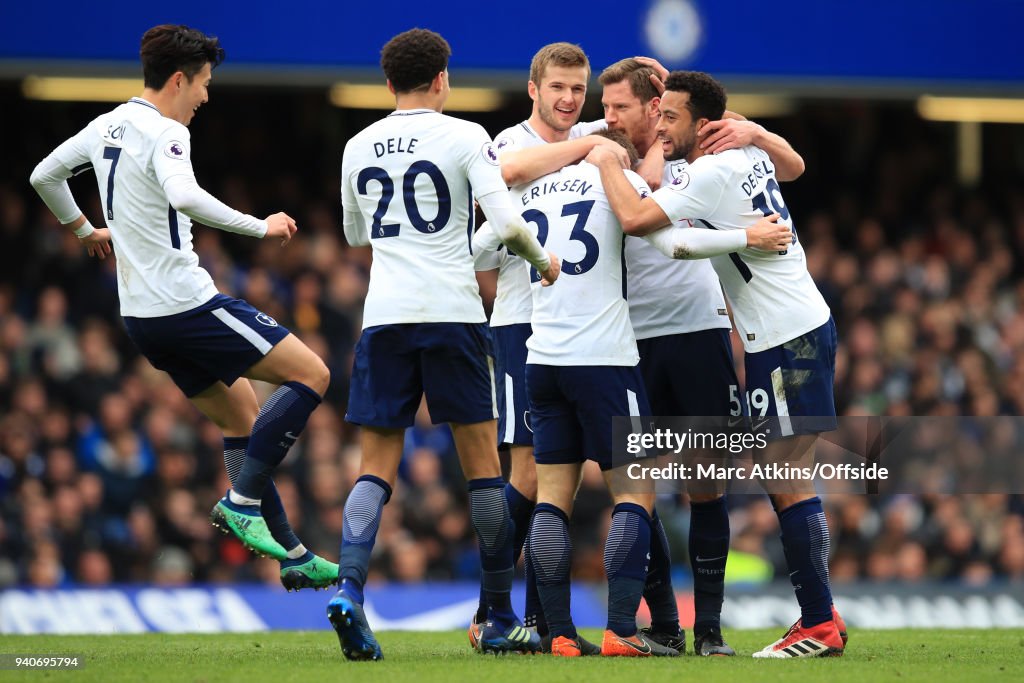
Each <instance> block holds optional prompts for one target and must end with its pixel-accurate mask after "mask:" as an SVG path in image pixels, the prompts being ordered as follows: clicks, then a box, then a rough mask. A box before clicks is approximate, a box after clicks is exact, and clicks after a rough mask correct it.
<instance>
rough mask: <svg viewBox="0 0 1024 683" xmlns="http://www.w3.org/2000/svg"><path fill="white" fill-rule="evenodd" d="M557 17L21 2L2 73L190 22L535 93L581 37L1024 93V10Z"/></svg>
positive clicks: (956, 6) (288, 47) (920, 8)
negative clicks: (536, 72) (410, 33)
mask: <svg viewBox="0 0 1024 683" xmlns="http://www.w3.org/2000/svg"><path fill="white" fill-rule="evenodd" d="M543 9H544V13H543V14H542V13H540V10H539V9H537V8H536V7H529V6H521V7H516V6H508V5H503V6H501V7H500V8H499V7H497V6H490V5H487V4H486V3H483V4H481V3H480V2H478V0H449V1H448V2H445V3H441V4H438V3H424V2H422V1H420V0H415V1H411V0H396V1H395V2H389V3H351V2H335V3H328V2H319V1H316V0H294V1H293V2H290V3H287V4H284V5H282V4H280V3H270V2H259V1H257V2H246V3H238V2H222V3H209V2H202V3H199V2H190V1H185V2H179V3H175V4H174V5H172V6H166V5H162V4H161V3H139V2H135V1H134V0H133V1H128V0H110V1H109V2H105V3H103V4H102V5H96V4H92V3H82V2H67V1H61V0H57V2H49V3H39V2H37V3H18V2H8V3H3V5H2V7H0V26H2V27H3V28H2V30H0V36H2V40H0V62H2V61H5V60H6V61H8V62H10V61H11V60H15V62H14V63H25V62H33V61H39V60H51V59H56V60H67V61H69V62H76V63H78V62H82V61H97V60H103V61H107V60H109V61H113V62H121V63H123V64H124V65H126V66H127V65H129V64H133V63H135V62H136V61H137V55H138V45H139V38H140V36H141V35H142V33H143V32H144V31H145V29H147V28H149V27H150V26H153V25H155V24H159V23H168V22H174V23H186V24H190V25H193V26H195V27H197V28H200V29H202V30H204V31H206V32H209V33H214V34H216V35H219V36H220V37H221V38H222V40H223V44H224V45H225V47H226V49H227V52H228V58H229V61H228V62H227V63H226V65H225V67H224V68H225V69H234V68H239V67H247V68H259V69H262V68H267V67H269V68H274V67H277V68H282V67H285V68H295V67H326V68H329V69H337V70H347V69H365V70H371V69H376V66H377V60H378V57H379V53H380V48H381V46H382V45H383V44H384V43H385V42H386V41H387V40H388V39H389V38H390V37H391V36H393V35H394V34H396V33H398V32H400V31H402V30H405V29H407V28H412V27H414V26H421V27H426V28H431V29H434V30H436V31H439V32H441V33H442V34H443V35H444V36H445V37H446V38H447V39H448V41H449V42H450V43H451V45H452V49H453V57H452V69H453V71H456V72H457V71H458V70H486V71H502V72H505V73H509V72H514V73H516V74H520V75H522V76H523V80H524V81H525V74H526V72H527V68H528V65H529V62H530V58H531V56H532V55H533V53H534V52H535V51H536V50H537V48H539V47H540V46H541V45H544V44H545V43H549V42H554V41H558V40H567V41H572V42H576V43H579V44H581V45H582V46H583V48H584V49H585V50H587V52H588V53H589V55H590V57H591V60H592V62H593V65H594V67H595V69H598V70H599V69H602V68H603V67H605V66H607V65H608V64H610V63H612V62H614V61H616V60H618V59H621V58H622V57H625V56H631V55H634V54H652V55H655V56H658V57H660V58H661V59H662V61H664V62H665V63H666V64H667V65H668V66H671V67H684V66H685V67H687V68H695V69H700V70H704V71H709V72H711V73H714V74H716V75H719V76H730V75H731V76H734V77H748V78H755V79H774V80H780V79H814V80H817V81H820V80H822V79H825V80H830V81H849V80H857V81H868V82H872V83H882V84H884V83H890V84H892V83H895V82H899V81H916V82H920V81H928V82H932V81H934V82H943V83H960V84H969V83H972V82H990V83H993V84H1001V85H1003V86H1008V85H1014V84H1016V85H1018V86H1019V85H1022V84H1024V59H1022V58H1021V56H1020V48H1019V35H1018V33H1019V30H1020V26H1021V25H1024V3H1021V2H1017V1H1014V0H943V1H939V2H936V1H935V0H901V1H900V2H892V1H891V0H862V1H861V2H856V3H845V2H815V1H814V0H795V1H793V2H775V3H770V2H763V1H762V0H732V1H731V2H714V1H713V0H641V1H640V2H637V3H622V2H621V1H615V2H610V1H607V0H594V1H592V2H588V3H585V4H582V5H563V6H560V7H558V8H552V7H546V6H545V7H544V8H543Z"/></svg>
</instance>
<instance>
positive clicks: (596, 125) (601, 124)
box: [569, 119, 608, 140]
mask: <svg viewBox="0 0 1024 683" xmlns="http://www.w3.org/2000/svg"><path fill="white" fill-rule="evenodd" d="M607 129H608V124H607V123H605V121H604V119H598V120H597V121H581V122H580V123H577V124H576V125H575V126H573V127H572V129H571V130H570V131H569V139H570V140H571V139H573V138H581V137H583V136H584V135H593V134H594V133H599V132H601V131H602V130H607Z"/></svg>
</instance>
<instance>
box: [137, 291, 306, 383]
mask: <svg viewBox="0 0 1024 683" xmlns="http://www.w3.org/2000/svg"><path fill="white" fill-rule="evenodd" d="M124 324H125V327H126V328H127V329H128V336H129V337H130V338H131V340H132V341H133V342H134V343H135V346H137V347H138V348H139V351H141V352H142V355H144V356H145V357H146V358H147V359H148V360H149V362H150V363H152V364H153V367H155V368H157V369H159V370H163V371H164V372H166V373H167V374H169V375H170V376H171V379H173V380H174V383H175V384H177V385H178V387H180V388H181V390H182V391H183V392H185V395H186V396H188V397H189V398H191V397H193V396H195V395H196V394H198V393H200V392H202V391H203V390H205V389H208V388H209V387H211V386H212V385H214V384H215V383H217V382H218V381H220V382H224V384H227V385H228V386H231V385H232V384H234V383H235V380H236V379H238V378H239V377H241V376H242V375H244V374H245V372H246V371H247V370H248V369H249V368H251V367H252V366H253V365H255V364H256V363H258V362H259V361H260V360H262V359H263V356H265V355H267V353H269V352H270V349H272V348H274V346H275V345H276V344H277V343H278V342H280V341H281V340H282V339H284V338H285V337H287V336H288V334H289V332H288V329H287V328H285V327H283V326H281V325H279V324H278V323H277V321H276V320H274V319H273V318H271V317H270V316H269V315H267V314H266V313H263V312H261V311H258V310H256V309H255V308H253V307H252V306H251V305H250V304H249V302H247V301H243V300H242V299H233V298H231V297H230V296H227V295H224V294H218V295H216V296H215V297H213V298H212V299H210V300H209V301H207V302H206V303H205V304H203V305H202V306H199V307H197V308H193V309H192V310H191V311H185V312H184V313H176V314H175V315H165V316H161V317H158V318H133V317H130V316H126V317H125V319H124Z"/></svg>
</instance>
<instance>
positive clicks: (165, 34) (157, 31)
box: [139, 24, 224, 90]
mask: <svg viewBox="0 0 1024 683" xmlns="http://www.w3.org/2000/svg"><path fill="white" fill-rule="evenodd" d="M139 57H140V58H141V59H142V77H143V80H144V82H145V85H146V87H147V88H153V89H155V90H159V89H160V88H162V87H164V84H166V83H167V79H168V78H170V77H171V76H172V75H174V74H175V73H176V72H178V71H181V72H182V73H183V74H185V77H186V78H187V79H188V80H189V81H191V80H192V79H193V78H195V75H196V74H197V73H199V72H200V71H202V69H203V67H204V66H206V65H207V64H209V65H210V67H211V68H212V67H216V66H217V65H218V64H220V63H221V62H223V61H224V48H222V47H221V46H220V40H219V39H218V38H217V37H216V36H208V35H206V34H205V33H203V32H202V31H197V30H196V29H194V28H189V27H188V26H183V25H181V24H161V25H160V26H154V27H153V28H151V29H149V30H148V31H146V33H145V34H144V35H143V36H142V46H141V47H140V48H139Z"/></svg>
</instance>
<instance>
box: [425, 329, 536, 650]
mask: <svg viewBox="0 0 1024 683" xmlns="http://www.w3.org/2000/svg"><path fill="white" fill-rule="evenodd" d="M418 328H419V329H418V336H417V345H418V348H419V349H421V353H420V360H421V368H422V379H423V392H424V394H425V395H426V397H427V406H428V408H429V410H430V419H431V420H432V421H433V422H434V423H435V424H436V423H439V422H447V423H449V424H450V425H451V428H452V435H453V437H454V439H455V448H456V450H457V451H458V454H459V461H460V463H461V464H462V471H463V474H464V475H465V477H466V483H467V487H468V489H469V514H470V520H471V521H472V523H473V528H474V529H475V530H476V532H477V541H478V542H479V546H480V564H481V569H482V574H481V584H482V588H483V592H484V596H485V601H486V602H487V608H488V623H487V626H485V628H484V629H483V631H482V632H481V634H480V649H481V650H482V651H485V650H495V651H505V650H518V651H534V650H536V649H538V648H539V647H540V639H539V638H538V637H537V636H536V634H532V633H530V632H529V631H527V630H526V629H524V628H523V627H522V625H521V623H520V622H519V618H518V617H517V616H516V614H515V612H514V611H513V609H512V602H511V592H512V577H513V571H514V569H513V559H512V558H513V542H514V538H515V529H514V527H513V524H512V521H511V519H510V517H509V508H508V501H507V500H506V498H505V480H504V479H503V478H502V476H501V463H500V461H499V460H498V447H497V442H498V432H497V421H496V418H497V404H496V395H495V384H494V364H493V358H492V352H491V343H490V335H489V332H488V329H487V326H486V325H485V324H483V323H479V324H465V323H435V324H425V325H420V326H418Z"/></svg>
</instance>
